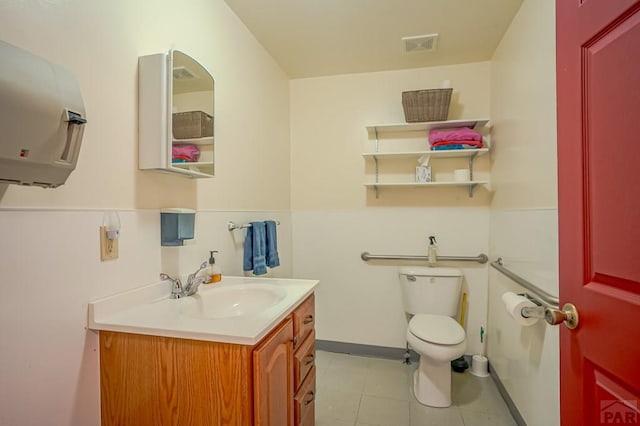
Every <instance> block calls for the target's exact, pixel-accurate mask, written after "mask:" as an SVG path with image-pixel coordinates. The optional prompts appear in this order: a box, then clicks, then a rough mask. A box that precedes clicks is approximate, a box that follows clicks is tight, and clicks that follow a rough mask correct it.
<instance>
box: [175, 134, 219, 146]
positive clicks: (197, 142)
mask: <svg viewBox="0 0 640 426" xmlns="http://www.w3.org/2000/svg"><path fill="white" fill-rule="evenodd" d="M173 144H174V145H186V144H191V145H211V146H212V147H213V136H209V137H205V138H195V139H174V140H173Z"/></svg>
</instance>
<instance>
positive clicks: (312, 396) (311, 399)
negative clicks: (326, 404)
mask: <svg viewBox="0 0 640 426" xmlns="http://www.w3.org/2000/svg"><path fill="white" fill-rule="evenodd" d="M293 405H294V412H295V422H294V425H295V426H313V425H314V424H315V417H316V415H315V410H316V368H315V367H312V368H311V371H309V374H308V375H307V378H306V379H305V380H304V382H302V386H300V389H298V392H297V393H296V395H295V397H294V403H293Z"/></svg>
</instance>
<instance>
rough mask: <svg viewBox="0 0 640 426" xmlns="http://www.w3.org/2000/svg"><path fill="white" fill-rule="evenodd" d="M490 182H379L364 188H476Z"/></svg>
mask: <svg viewBox="0 0 640 426" xmlns="http://www.w3.org/2000/svg"><path fill="white" fill-rule="evenodd" d="M488 184H489V182H488V181H485V180H474V181H468V182H424V183H418V182H378V183H365V184H364V186H367V187H371V188H380V187H393V186H405V187H434V186H475V185H488Z"/></svg>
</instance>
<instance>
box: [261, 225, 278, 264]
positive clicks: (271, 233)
mask: <svg viewBox="0 0 640 426" xmlns="http://www.w3.org/2000/svg"><path fill="white" fill-rule="evenodd" d="M264 224H265V226H266V227H267V235H266V243H267V253H266V255H267V266H268V267H269V268H275V267H276V266H280V258H279V257H278V233H277V228H276V227H277V224H276V222H275V221H273V220H265V222H264Z"/></svg>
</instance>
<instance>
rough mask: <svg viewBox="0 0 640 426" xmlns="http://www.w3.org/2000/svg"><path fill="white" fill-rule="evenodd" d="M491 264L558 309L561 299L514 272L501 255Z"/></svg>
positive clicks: (548, 304) (545, 302)
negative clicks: (505, 263) (509, 268)
mask: <svg viewBox="0 0 640 426" xmlns="http://www.w3.org/2000/svg"><path fill="white" fill-rule="evenodd" d="M491 266H492V267H493V268H495V269H497V270H498V271H500V272H502V273H503V274H504V275H506V276H507V277H509V278H511V279H512V280H513V281H515V282H517V283H518V284H520V285H521V286H522V287H524V288H526V289H527V290H529V291H531V292H533V293H535V294H536V295H537V296H539V297H540V299H541V300H542V302H544V304H546V305H547V306H550V307H553V308H556V309H557V308H558V306H560V299H559V298H558V297H557V296H553V295H551V294H549V293H547V292H546V291H544V290H543V289H541V288H540V287H538V286H537V285H535V284H533V283H531V282H530V281H527V280H525V279H524V278H522V277H521V276H520V275H518V274H516V273H514V272H511V271H510V270H508V269H507V268H505V267H504V266H503V264H502V258H501V257H499V258H497V259H496V260H494V261H493V262H491Z"/></svg>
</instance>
